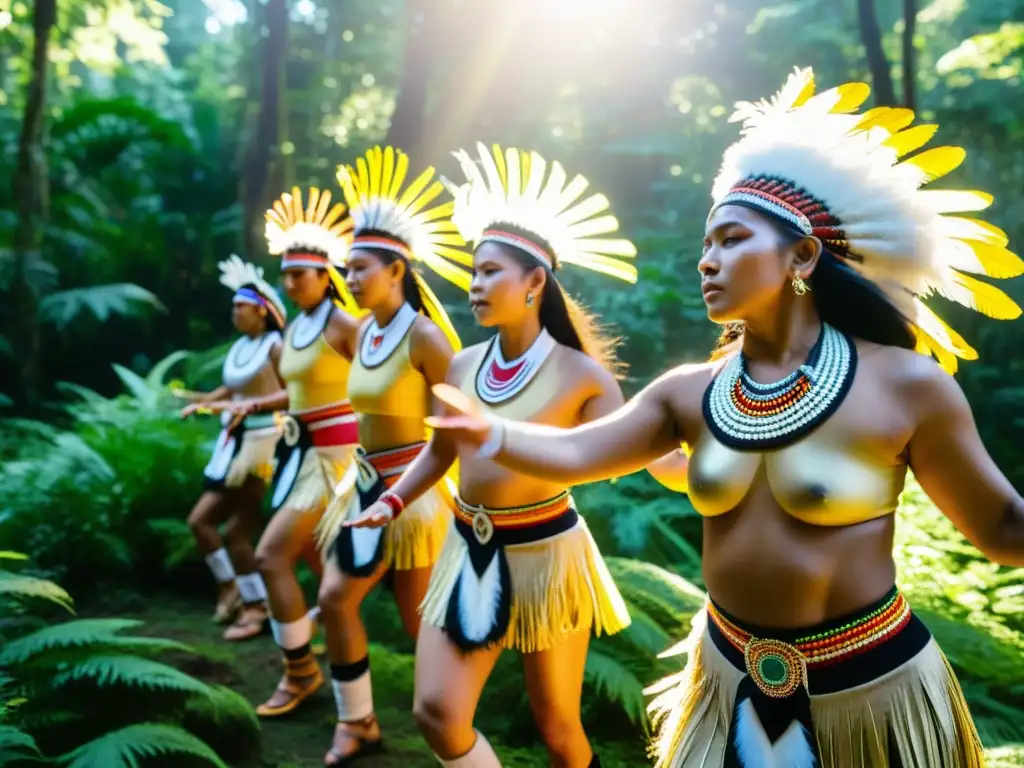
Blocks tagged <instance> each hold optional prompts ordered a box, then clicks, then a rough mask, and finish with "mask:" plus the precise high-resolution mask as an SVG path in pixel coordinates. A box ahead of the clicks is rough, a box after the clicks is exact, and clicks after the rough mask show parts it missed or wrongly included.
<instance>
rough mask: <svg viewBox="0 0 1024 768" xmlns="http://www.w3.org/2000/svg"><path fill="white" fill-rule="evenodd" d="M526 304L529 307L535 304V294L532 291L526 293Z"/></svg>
mask: <svg viewBox="0 0 1024 768" xmlns="http://www.w3.org/2000/svg"><path fill="white" fill-rule="evenodd" d="M526 306H528V307H532V306H533V294H532V293H528V294H526Z"/></svg>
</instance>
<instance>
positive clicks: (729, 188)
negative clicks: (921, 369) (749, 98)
mask: <svg viewBox="0 0 1024 768" xmlns="http://www.w3.org/2000/svg"><path fill="white" fill-rule="evenodd" d="M869 93H870V88H869V87H868V86H867V85H866V84H864V83H848V84H846V85H841V86H839V87H837V88H832V89H831V90H828V91H825V92H823V93H820V94H818V95H815V93H814V75H813V73H812V71H811V70H810V69H803V70H800V69H798V70H796V71H795V72H794V73H793V74H792V75H791V76H790V77H789V79H788V80H787V82H786V84H785V85H784V86H783V88H782V90H780V91H779V93H778V94H777V95H776V96H775V97H774V98H773V99H772V100H771V101H760V102H757V103H755V104H752V103H741V104H738V105H737V110H736V113H735V114H734V115H733V117H732V120H733V121H742V123H743V128H742V138H741V139H740V140H739V141H737V142H736V143H735V144H733V145H732V146H731V147H729V149H728V150H726V152H725V156H724V158H723V162H722V167H721V170H720V171H719V174H718V177H717V179H716V180H715V184H714V188H713V190H712V197H713V199H714V205H713V207H712V210H714V209H716V208H718V207H719V206H722V205H729V204H738V205H746V206H748V207H753V208H757V209H760V210H762V211H765V212H767V213H770V214H772V215H774V216H776V217H778V218H781V219H783V220H785V221H787V222H788V223H789V224H791V225H792V226H794V227H795V228H796V229H798V230H799V231H800V232H803V233H804V234H805V235H813V236H814V237H817V238H818V239H819V240H821V242H822V244H823V246H824V248H825V250H826V251H827V252H828V253H830V254H832V255H833V256H835V257H836V258H839V259H841V260H842V261H843V262H844V263H845V264H846V265H847V266H849V267H851V268H853V269H855V270H856V271H857V272H859V273H860V274H862V275H863V276H864V277H865V278H867V279H869V280H871V281H872V282H874V283H875V284H876V285H877V286H878V287H879V288H880V289H881V290H882V291H883V292H884V293H885V294H886V296H887V297H888V298H889V300H890V301H891V302H892V303H893V304H894V305H895V306H896V308H897V309H899V310H900V311H901V312H902V313H903V314H904V315H905V316H906V318H907V319H908V320H909V321H910V322H911V324H912V326H913V330H914V333H915V335H916V337H917V341H918V351H919V352H922V353H924V354H933V355H935V357H936V359H937V360H938V361H939V364H940V365H941V366H942V367H943V368H944V369H945V370H947V371H949V372H950V373H952V372H955V371H956V368H957V358H958V357H959V358H962V359H964V360H974V359H977V356H978V355H977V352H976V351H975V350H974V349H972V348H971V347H970V346H969V345H968V344H967V342H965V341H964V339H963V338H962V337H961V336H960V335H959V334H958V333H956V332H955V331H954V330H953V329H952V328H950V327H949V326H948V325H947V324H946V323H945V322H943V321H942V320H941V319H940V318H939V317H938V316H937V315H936V314H935V313H934V312H932V311H931V310H930V309H929V308H928V307H927V306H926V305H925V304H924V301H923V299H926V298H928V297H929V296H931V295H932V294H935V293H938V294H939V295H941V296H944V297H945V298H947V299H950V300H952V301H955V302H958V303H960V304H963V305H964V306H967V307H970V308H971V309H974V310H977V311H978V312H981V313H983V314H985V315H988V316H989V317H993V318H997V319H1002V320H1012V319H1014V318H1016V317H1018V316H1019V315H1020V314H1021V310H1020V308H1019V307H1018V306H1017V305H1016V304H1015V303H1014V302H1013V301H1012V300H1011V299H1010V298H1009V297H1008V296H1007V295H1006V294H1005V293H1003V292H1002V291H1000V290H999V289H998V288H995V287H993V286H992V285H989V284H988V283H985V282H982V281H980V280H978V279H976V278H974V277H971V276H970V274H979V275H987V276H988V277H993V278H1010V277H1016V276H1018V275H1020V274H1024V262H1022V261H1021V259H1019V258H1018V257H1017V256H1016V255H1015V254H1013V253H1011V252H1010V251H1008V250H1007V249H1006V245H1007V242H1008V241H1007V237H1006V234H1005V233H1003V232H1002V231H1001V230H1000V229H998V228H996V227H994V226H992V225H991V224H988V223H986V222H984V221H980V220H978V219H976V218H971V217H967V216H961V215H949V214H958V213H960V212H974V211H980V210H983V209H984V208H987V207H988V206H989V205H991V203H992V197H991V195H988V194H985V193H984V192H976V191H953V190H940V189H927V190H924V189H921V187H923V186H924V185H926V184H928V183H929V182H932V181H934V180H935V179H938V178H940V177H941V176H944V175H946V174H947V173H949V172H950V171H952V170H953V169H955V168H956V167H958V166H959V165H960V163H961V162H963V159H964V157H965V155H966V153H965V152H964V150H963V149H961V148H959V147H935V148H933V149H929V150H926V151H924V152H920V153H918V154H915V155H913V156H912V157H910V158H908V159H903V160H902V161H901V158H904V156H905V155H907V154H908V153H911V152H913V151H914V150H917V149H920V148H921V147H922V146H923V145H925V144H926V143H927V142H928V141H929V139H931V137H932V136H933V135H934V133H935V131H936V129H937V127H938V126H935V125H917V126H913V127H911V123H912V122H913V120H914V113H913V112H912V111H911V110H909V109H904V108H895V107H877V108H875V109H870V110H867V111H866V112H863V113H860V114H858V113H857V109H858V107H860V105H861V104H862V103H863V102H864V101H865V100H866V99H867V97H868V95H869ZM966 273H970V274H966Z"/></svg>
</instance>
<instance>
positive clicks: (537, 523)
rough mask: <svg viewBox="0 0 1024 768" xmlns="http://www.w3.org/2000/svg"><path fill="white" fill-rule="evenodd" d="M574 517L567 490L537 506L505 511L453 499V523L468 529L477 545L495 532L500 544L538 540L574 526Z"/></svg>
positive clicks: (574, 512) (510, 508)
mask: <svg viewBox="0 0 1024 768" xmlns="http://www.w3.org/2000/svg"><path fill="white" fill-rule="evenodd" d="M576 518H577V515H576V510H575V509H574V508H573V506H572V499H571V497H570V496H569V492H568V491H564V492H562V493H560V494H559V495H558V496H555V497H554V498H553V499H549V500H547V501H542V502H539V503H537V504H529V505H527V506H525V507H509V508H506V509H488V508H487V507H479V506H475V505H473V504H467V503H466V502H465V501H464V500H462V499H461V498H459V497H456V499H455V519H456V524H459V523H461V524H462V525H464V526H468V527H469V528H470V529H471V530H472V532H473V536H474V537H476V540H477V541H478V542H479V543H480V544H487V543H488V542H489V541H490V540H491V539H492V538H494V535H495V533H497V534H498V537H499V539H501V541H500V542H499V543H501V544H503V545H507V544H524V543H527V542H530V541H538V540H540V539H545V538H548V537H549V536H554V535H556V534H558V533H562V532H563V531H566V530H568V529H569V528H571V527H572V526H573V525H575V524H576Z"/></svg>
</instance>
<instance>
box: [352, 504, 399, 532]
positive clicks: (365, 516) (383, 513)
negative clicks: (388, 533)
mask: <svg viewBox="0 0 1024 768" xmlns="http://www.w3.org/2000/svg"><path fill="white" fill-rule="evenodd" d="M393 518H394V513H393V512H392V511H391V507H390V506H389V505H388V504H386V503H384V502H383V501H375V502H373V504H371V505H370V506H368V507H367V508H366V509H364V510H363V511H362V512H360V513H359V516H358V517H355V518H352V519H351V520H346V521H345V522H344V523H342V526H343V527H345V528H383V527H384V526H385V525H387V524H388V523H390V522H391V520H392V519H393Z"/></svg>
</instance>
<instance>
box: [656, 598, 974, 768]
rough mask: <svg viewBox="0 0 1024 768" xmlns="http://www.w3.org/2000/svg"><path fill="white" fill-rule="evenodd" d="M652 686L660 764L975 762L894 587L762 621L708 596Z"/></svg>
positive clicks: (883, 767)
mask: <svg viewBox="0 0 1024 768" xmlns="http://www.w3.org/2000/svg"><path fill="white" fill-rule="evenodd" d="M673 652H679V653H688V654H689V657H688V660H687V664H686V668H685V669H684V670H683V671H682V672H681V673H679V674H677V675H674V676H672V677H669V678H667V679H666V680H664V681H662V682H661V683H659V684H657V685H655V686H652V687H651V688H650V689H649V691H648V692H649V693H654V694H657V697H656V698H655V700H654V701H653V702H652V704H651V713H652V717H653V721H654V724H655V726H656V727H657V729H658V737H657V740H656V742H655V745H654V752H655V755H656V758H657V766H658V768H718V767H720V766H726V767H728V766H742V767H745V768H752V767H753V766H757V768H802V767H803V766H808V767H813V768H818V766H820V767H821V768H979V767H980V766H983V765H984V757H983V753H982V748H981V742H980V740H979V738H978V734H977V731H976V730H975V728H974V723H973V722H972V720H971V716H970V713H969V712H968V709H967V702H966V701H965V700H964V696H963V692H962V691H961V690H960V685H959V683H957V680H956V677H955V676H954V674H953V671H952V669H951V668H950V666H949V663H948V662H947V661H946V658H945V656H944V655H943V654H942V651H941V650H939V647H938V645H937V644H936V643H935V641H934V640H933V639H932V637H931V635H930V634H929V632H928V630H927V629H926V628H925V626H924V624H922V623H921V621H920V620H919V619H918V618H917V617H916V616H914V615H913V614H912V613H911V612H910V608H909V606H907V604H906V602H905V600H904V599H903V596H902V595H900V594H899V593H898V592H897V591H896V590H895V589H893V590H892V591H891V592H890V593H889V594H888V595H887V596H886V597H885V598H883V599H882V600H881V601H879V602H878V603H876V604H874V605H872V606H869V607H868V608H867V609H865V610H864V611H863V612H858V614H857V615H855V616H849V617H843V619H840V620H837V621H835V622H828V623H827V624H825V625H822V626H820V627H815V628H812V629H809V630H801V631H798V632H791V631H786V632H778V631H770V630H763V629H759V628H755V627H751V626H750V625H746V624H743V623H741V622H739V621H738V620H737V619H735V618H733V617H731V616H728V615H726V614H725V613H724V612H723V611H722V610H721V609H720V608H718V607H717V606H715V604H714V603H711V602H709V603H708V608H707V611H702V612H701V613H699V614H697V616H695V617H694V621H693V631H692V632H691V634H690V636H689V638H687V640H686V641H684V642H683V643H681V644H680V645H678V646H676V648H675V649H672V650H671V651H669V653H668V654H666V655H671V654H672V653H673Z"/></svg>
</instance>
